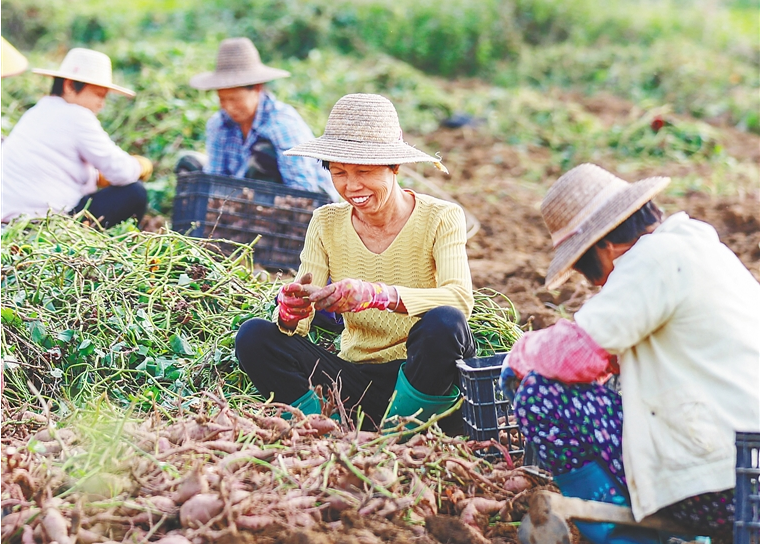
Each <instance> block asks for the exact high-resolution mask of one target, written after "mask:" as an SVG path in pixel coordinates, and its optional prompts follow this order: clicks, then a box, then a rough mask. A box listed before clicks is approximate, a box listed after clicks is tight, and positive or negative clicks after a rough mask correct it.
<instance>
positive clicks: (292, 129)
mask: <svg viewBox="0 0 761 544" xmlns="http://www.w3.org/2000/svg"><path fill="white" fill-rule="evenodd" d="M259 96H260V99H259V105H258V106H257V109H256V115H255V116H254V122H253V124H252V125H251V131H250V132H249V133H248V135H247V136H246V139H245V141H244V140H243V136H242V134H241V131H240V126H239V125H238V123H236V122H235V121H233V120H232V119H231V118H230V116H229V115H228V114H227V113H226V112H225V111H224V110H220V111H218V112H217V113H215V114H214V115H213V116H212V117H211V119H209V121H208V123H206V152H207V153H208V154H209V162H208V163H207V165H206V167H205V168H204V171H205V172H206V173H207V174H219V175H223V176H235V177H239V178H242V177H245V175H246V171H247V169H248V159H249V157H250V156H251V147H252V146H253V145H254V143H255V142H256V140H257V139H258V138H260V137H261V138H266V139H268V140H269V141H270V142H272V145H273V146H274V148H275V152H276V154H277V165H278V170H279V171H280V175H281V176H282V178H283V183H284V184H285V185H286V186H288V187H293V188H295V189H305V190H307V191H314V192H320V191H323V192H325V193H327V194H328V195H330V197H331V198H332V199H333V200H334V201H338V199H339V197H338V193H337V192H336V189H335V187H334V186H333V181H332V180H331V178H330V173H329V172H328V171H327V170H325V169H324V168H323V167H322V165H321V164H320V161H317V160H315V159H311V158H308V157H286V156H285V155H283V152H284V151H287V150H288V149H290V148H292V147H294V146H296V145H299V144H303V143H304V142H307V141H309V140H312V139H314V135H313V134H312V131H311V130H310V129H309V127H308V126H307V124H306V123H305V122H304V120H303V119H302V118H301V116H300V115H299V114H298V113H297V112H296V110H295V109H293V107H291V106H289V105H287V104H284V103H282V102H280V101H278V100H276V99H275V98H274V97H273V96H272V95H270V94H269V93H267V92H262V93H261V94H260V95H259Z"/></svg>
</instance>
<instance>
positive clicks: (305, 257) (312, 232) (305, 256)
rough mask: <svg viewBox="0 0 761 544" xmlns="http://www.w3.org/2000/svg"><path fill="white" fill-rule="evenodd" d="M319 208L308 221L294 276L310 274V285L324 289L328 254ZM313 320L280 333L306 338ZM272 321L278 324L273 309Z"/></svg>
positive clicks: (281, 329) (300, 323) (281, 328)
mask: <svg viewBox="0 0 761 544" xmlns="http://www.w3.org/2000/svg"><path fill="white" fill-rule="evenodd" d="M320 217H321V216H320V213H319V208H318V209H317V210H315V211H314V212H313V214H312V219H311V220H310V221H309V226H308V227H307V233H306V236H305V240H304V249H303V250H302V251H301V264H300V265H299V271H298V274H297V275H296V277H297V278H301V277H302V276H303V275H304V274H306V273H308V272H309V273H311V274H312V285H318V286H320V287H324V286H325V285H327V283H328V254H327V252H326V251H325V246H324V245H323V243H322V222H321V220H320ZM312 319H314V314H312V315H311V316H310V317H309V318H307V319H302V320H301V321H299V324H298V325H297V326H296V329H295V330H293V331H291V330H288V329H284V328H283V327H280V325H279V324H278V327H279V328H280V331H281V332H283V333H284V334H287V335H288V336H292V335H294V334H298V335H300V336H306V334H307V333H308V332H309V326H310V324H311V323H312ZM273 321H274V322H275V323H278V310H277V308H276V309H275V313H274V315H273Z"/></svg>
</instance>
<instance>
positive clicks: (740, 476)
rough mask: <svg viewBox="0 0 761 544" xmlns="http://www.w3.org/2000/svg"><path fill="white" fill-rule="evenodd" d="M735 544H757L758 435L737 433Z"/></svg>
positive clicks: (758, 525) (760, 525)
mask: <svg viewBox="0 0 761 544" xmlns="http://www.w3.org/2000/svg"><path fill="white" fill-rule="evenodd" d="M735 444H736V446H737V465H736V469H735V470H736V471H737V483H736V485H735V530H734V534H735V538H734V544H759V531H761V523H759V486H758V478H759V467H758V451H759V436H758V433H737V434H736V436H735Z"/></svg>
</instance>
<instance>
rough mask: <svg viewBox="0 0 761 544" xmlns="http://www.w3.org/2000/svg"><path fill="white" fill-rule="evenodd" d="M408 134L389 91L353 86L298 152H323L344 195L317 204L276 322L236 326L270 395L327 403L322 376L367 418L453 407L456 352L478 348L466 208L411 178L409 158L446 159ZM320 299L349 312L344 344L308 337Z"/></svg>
mask: <svg viewBox="0 0 761 544" xmlns="http://www.w3.org/2000/svg"><path fill="white" fill-rule="evenodd" d="M401 134H402V131H401V128H400V126H399V120H398V117H397V113H396V110H395V108H394V106H393V105H392V104H391V102H389V101H388V100H387V99H386V98H384V97H382V96H379V95H372V94H350V95H346V96H344V97H343V98H341V99H340V100H339V101H338V102H337V103H336V104H335V106H334V107H333V109H332V111H331V113H330V116H329V118H328V122H327V127H326V129H325V134H324V135H323V136H321V137H320V138H317V139H315V140H312V141H311V142H307V143H305V144H302V145H299V146H297V147H295V148H293V149H291V150H289V151H288V152H287V154H289V155H301V156H304V157H312V158H314V159H319V160H321V161H323V165H324V167H325V168H327V169H328V170H329V171H330V175H331V178H332V181H333V184H334V185H335V188H336V190H337V191H338V193H339V194H340V195H341V197H343V199H344V200H345V202H341V203H336V204H327V205H325V206H322V207H320V208H318V209H317V210H315V212H314V215H313V217H312V220H311V222H310V224H309V227H308V230H307V234H306V241H305V245H304V250H303V251H302V253H301V264H300V267H299V272H298V276H297V278H298V279H297V280H296V281H295V282H293V283H290V284H288V285H286V286H284V287H283V288H282V290H281V291H280V294H279V296H278V301H279V307H278V310H277V312H276V315H275V316H274V319H273V321H274V322H270V321H267V320H263V319H252V320H250V321H247V322H246V323H244V324H243V326H242V327H241V329H240V331H239V332H238V335H237V338H236V354H237V357H238V360H239V361H240V364H241V366H242V368H243V369H244V370H245V371H246V373H247V374H248V375H249V377H250V378H251V381H252V382H253V383H254V385H255V386H256V388H257V389H258V390H259V392H260V393H262V394H263V395H264V396H268V395H270V394H274V399H275V400H276V401H278V402H284V403H288V404H291V405H293V406H296V407H298V408H300V409H301V410H302V411H304V412H305V413H316V412H319V410H320V399H318V398H317V395H316V394H315V392H314V391H313V390H312V389H311V387H312V386H316V385H321V386H322V390H323V391H324V392H325V391H328V390H329V389H332V388H333V384H334V383H336V384H338V387H339V390H340V400H341V401H342V402H343V405H344V406H345V407H346V409H347V412H349V413H352V414H353V415H354V416H356V409H357V407H358V406H360V405H361V407H362V411H363V413H364V414H365V419H364V422H365V424H364V428H366V429H374V428H376V427H377V426H378V425H379V424H380V422H381V420H382V418H383V415H384V413H386V411H387V409H388V414H389V415H390V416H393V415H398V416H409V415H412V414H414V413H416V412H418V411H419V410H420V413H419V414H418V415H417V418H418V419H420V420H423V421H425V420H428V419H429V417H430V416H431V415H433V414H435V413H443V412H444V411H446V410H447V409H449V408H451V407H452V406H453V405H454V403H455V402H456V400H457V398H458V395H459V390H458V388H457V385H456V383H457V378H458V371H457V368H456V364H455V362H456V361H457V360H458V359H460V358H463V357H472V356H473V355H474V351H475V346H474V340H473V337H472V335H471V332H470V329H469V328H468V323H467V318H468V316H469V315H470V312H471V311H472V309H473V293H472V283H471V279H470V270H469V268H468V260H467V255H466V253H465V241H466V236H465V230H466V229H465V215H464V213H463V211H462V209H461V208H460V207H459V206H457V205H455V204H452V203H450V202H445V201H443V200H439V199H436V198H433V197H430V196H428V195H423V194H417V193H414V192H412V191H409V190H403V189H402V188H401V187H400V185H399V184H398V183H397V171H398V168H399V165H400V164H402V163H413V162H433V163H434V164H435V165H437V166H438V167H440V168H442V169H443V166H441V165H440V161H439V159H438V158H435V157H432V156H430V155H427V154H425V153H423V152H421V151H418V150H417V149H415V148H413V147H411V146H409V145H408V144H406V143H405V142H404V141H402V139H401ZM328 280H330V283H328ZM315 309H317V310H327V311H331V312H338V313H342V314H343V317H344V323H345V330H344V331H343V333H342V336H341V352H340V353H339V354H338V355H336V354H333V353H331V352H329V351H327V350H325V349H323V348H321V347H320V346H317V345H315V344H313V343H312V342H310V341H309V339H308V338H306V336H305V335H306V334H307V332H308V331H309V325H310V321H311V320H312V317H313V315H314V311H315ZM392 396H393V402H392V403H391V405H390V406H389V400H390V399H391V398H392ZM450 421H451V423H453V424H455V425H456V423H457V419H456V418H454V417H453V418H451V420H450ZM442 428H445V426H444V425H442ZM461 429H462V420H461V419H460V420H459V430H461ZM452 431H456V428H453V429H452ZM452 431H450V432H452Z"/></svg>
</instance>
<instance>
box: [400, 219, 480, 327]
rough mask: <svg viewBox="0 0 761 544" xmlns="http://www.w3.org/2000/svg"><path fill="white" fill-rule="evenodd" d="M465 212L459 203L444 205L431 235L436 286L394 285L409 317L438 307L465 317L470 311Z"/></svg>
mask: <svg viewBox="0 0 761 544" xmlns="http://www.w3.org/2000/svg"><path fill="white" fill-rule="evenodd" d="M465 231H466V227H465V213H464V212H463V211H462V208H460V207H459V206H451V207H447V208H446V209H445V211H443V213H442V214H441V217H440V220H439V223H438V227H437V229H436V232H435V234H434V236H435V238H434V243H433V261H434V264H435V267H436V283H437V285H436V287H434V288H431V289H420V288H412V287H404V286H401V285H395V286H394V287H396V289H397V291H398V292H399V297H400V298H401V299H402V301H403V302H404V305H405V307H406V308H407V313H408V314H409V315H411V316H417V315H420V314H423V313H425V312H427V311H429V310H432V309H434V308H438V307H439V306H453V307H455V308H457V309H459V310H461V311H462V312H463V313H464V314H465V315H466V316H467V317H470V314H471V312H472V311H473V304H474V303H473V283H472V280H471V278H470V268H469V267H468V256H467V253H466V251H465V243H466V241H467V236H466V234H465Z"/></svg>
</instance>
